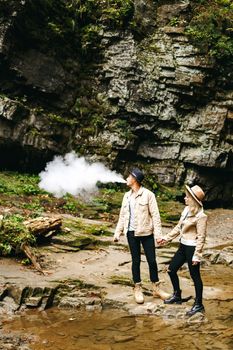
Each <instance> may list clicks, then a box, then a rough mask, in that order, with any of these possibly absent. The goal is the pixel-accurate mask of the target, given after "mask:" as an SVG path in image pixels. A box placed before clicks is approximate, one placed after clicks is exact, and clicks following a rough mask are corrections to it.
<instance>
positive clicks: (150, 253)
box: [127, 231, 159, 283]
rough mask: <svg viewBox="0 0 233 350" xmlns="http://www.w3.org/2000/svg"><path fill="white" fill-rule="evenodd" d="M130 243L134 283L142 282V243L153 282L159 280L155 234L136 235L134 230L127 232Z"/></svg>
mask: <svg viewBox="0 0 233 350" xmlns="http://www.w3.org/2000/svg"><path fill="white" fill-rule="evenodd" d="M127 238H128V244H129V249H130V253H131V256H132V274H133V281H134V283H140V282H141V273H140V263H141V244H142V246H143V249H144V252H145V256H146V260H147V263H148V265H149V271H150V280H151V282H158V280H159V279H158V267H157V263H156V258H155V241H154V235H153V234H152V235H149V236H141V237H139V236H134V231H128V232H127Z"/></svg>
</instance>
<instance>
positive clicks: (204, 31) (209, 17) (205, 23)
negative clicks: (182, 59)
mask: <svg viewBox="0 0 233 350" xmlns="http://www.w3.org/2000/svg"><path fill="white" fill-rule="evenodd" d="M186 33H187V34H188V36H189V37H190V38H191V40H192V41H193V42H194V44H195V45H197V46H198V47H199V48H200V49H202V50H203V51H204V52H208V53H209V55H210V56H213V57H216V58H217V59H224V58H227V59H231V58H232V57H233V2H232V0H199V1H198V0H196V1H194V5H193V17H192V19H191V21H190V24H189V26H188V27H187V29H186Z"/></svg>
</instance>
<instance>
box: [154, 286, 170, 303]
mask: <svg viewBox="0 0 233 350" xmlns="http://www.w3.org/2000/svg"><path fill="white" fill-rule="evenodd" d="M160 283H161V282H155V283H153V297H154V298H160V299H162V300H165V299H168V298H170V296H171V294H169V293H167V292H165V291H164V290H162V289H161V288H160Z"/></svg>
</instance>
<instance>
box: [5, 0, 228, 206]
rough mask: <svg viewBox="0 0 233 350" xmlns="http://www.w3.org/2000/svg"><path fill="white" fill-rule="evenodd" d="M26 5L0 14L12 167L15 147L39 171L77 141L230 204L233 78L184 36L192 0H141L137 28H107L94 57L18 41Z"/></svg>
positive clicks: (84, 149)
mask: <svg viewBox="0 0 233 350" xmlns="http://www.w3.org/2000/svg"><path fill="white" fill-rule="evenodd" d="M12 3H16V1H15V2H12ZM27 5H28V2H27V1H22V2H21V4H18V7H17V9H15V7H14V6H13V5H12V7H9V11H11V15H10V16H9V17H8V20H6V17H4V18H5V19H3V18H2V21H1V31H0V32H1V39H0V43H1V45H0V52H1V71H2V73H4V74H2V78H1V80H2V84H1V90H2V96H1V97H0V133H1V136H0V144H1V146H0V152H1V157H3V158H4V159H5V164H6V166H11V165H12V162H10V161H9V157H10V158H12V157H14V155H15V154H16V153H17V154H18V165H19V166H20V165H22V166H24V167H25V168H30V166H31V169H33V166H34V169H36V170H38V169H39V168H40V167H43V166H44V164H45V162H46V161H47V160H48V159H50V158H51V156H52V155H53V154H57V153H65V152H67V151H69V150H71V149H74V150H76V151H77V152H78V153H80V154H84V155H85V156H87V157H89V158H90V159H95V160H96V159H98V160H101V161H103V162H105V163H107V164H108V165H109V166H110V167H111V168H116V169H117V170H120V171H122V172H124V171H125V172H126V171H127V169H128V168H129V167H130V166H131V165H135V164H137V165H138V166H141V167H142V168H144V169H145V171H146V173H147V174H148V176H150V177H152V178H153V179H154V180H155V181H158V182H159V183H162V184H165V185H169V186H172V185H182V184H183V183H189V184H194V183H198V184H200V185H201V186H203V188H204V189H205V191H206V193H207V200H208V201H210V202H211V201H212V202H216V203H217V202H218V203H221V204H223V203H225V204H226V203H228V204H229V203H232V196H233V181H232V173H233V154H232V151H233V146H232V145H233V135H232V129H233V128H232V125H233V85H232V82H231V81H230V75H229V77H228V78H227V74H225V76H224V77H223V76H221V74H220V73H219V71H218V69H216V64H215V62H214V60H213V59H211V58H209V57H207V56H206V55H204V54H201V53H200V52H199V51H198V50H197V48H195V47H194V46H193V45H192V44H191V43H190V42H189V40H188V37H187V36H186V35H185V32H184V24H185V23H187V21H188V18H189V12H190V3H189V1H186V2H185V1H176V2H175V3H173V4H171V2H170V1H161V2H160V4H159V5H158V4H157V3H156V4H155V2H154V1H143V0H137V1H136V0H135V1H134V23H136V26H137V25H138V26H139V27H140V30H138V31H137V28H136V29H135V27H134V28H132V26H130V25H129V26H128V27H126V28H124V30H123V29H121V30H116V29H115V30H113V29H112V30H110V29H109V28H106V27H105V28H104V30H102V31H101V33H100V34H99V37H100V38H101V40H100V49H99V50H100V51H101V55H99V57H98V60H96V59H95V58H93V57H92V58H91V59H90V58H89V62H87V61H86V62H85V59H83V57H81V56H80V55H79V54H77V55H76V56H75V57H65V58H61V57H58V55H57V53H56V54H54V51H53V49H52V47H51V50H49V51H48V52H45V51H43V50H40V46H35V45H34V43H32V45H31V47H30V45H29V43H27V45H26V46H25V47H24V49H23V50H22V47H20V48H19V45H18V44H17V43H16V41H19V37H17V35H16V34H15V32H14V31H13V30H12V26H13V27H14V25H13V24H14V23H15V22H17V21H18V22H20V21H22V20H25V21H26V20H27V18H25V16H26V15H29V14H28V12H27V11H25V8H26V7H27ZM15 6H16V5H15ZM9 18H10V19H9ZM175 18H179V23H175V21H174V19H175ZM174 23H175V25H174ZM23 34H24V33H23ZM23 34H22V33H21V37H20V38H21V39H20V40H23V39H22V38H23ZM25 36H26V34H25ZM51 45H52V43H51ZM90 62H91V63H92V64H90ZM18 96H19V97H20V98H18V99H16V97H18ZM24 99H25V100H24ZM6 155H7V157H6ZM35 160H36V161H35ZM34 163H36V164H34ZM32 165H33V166H32Z"/></svg>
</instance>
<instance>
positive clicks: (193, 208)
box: [186, 192, 201, 215]
mask: <svg viewBox="0 0 233 350" xmlns="http://www.w3.org/2000/svg"><path fill="white" fill-rule="evenodd" d="M186 196H187V197H189V199H190V202H191V204H190V205H189V211H190V213H191V214H192V215H196V214H197V213H198V212H199V210H200V209H201V206H200V204H198V203H197V202H196V201H195V199H194V198H193V197H192V196H191V195H190V194H189V193H188V192H186Z"/></svg>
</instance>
